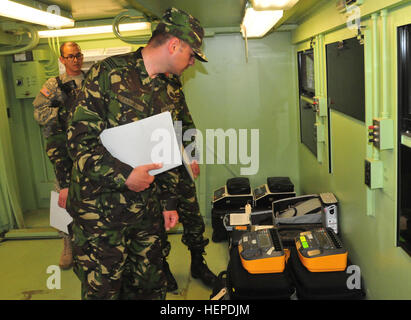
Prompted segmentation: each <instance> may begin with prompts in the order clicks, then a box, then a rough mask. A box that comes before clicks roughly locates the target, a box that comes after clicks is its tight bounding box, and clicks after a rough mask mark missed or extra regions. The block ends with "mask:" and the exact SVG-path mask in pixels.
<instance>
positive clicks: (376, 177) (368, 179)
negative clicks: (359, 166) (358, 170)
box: [364, 159, 384, 189]
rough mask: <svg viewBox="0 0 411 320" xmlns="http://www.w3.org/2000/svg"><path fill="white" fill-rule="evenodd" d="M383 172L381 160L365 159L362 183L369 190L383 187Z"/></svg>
mask: <svg viewBox="0 0 411 320" xmlns="http://www.w3.org/2000/svg"><path fill="white" fill-rule="evenodd" d="M383 181H384V170H383V163H382V161H381V160H373V159H365V163H364V182H365V184H366V185H367V186H368V187H369V188H370V189H380V188H382V187H383Z"/></svg>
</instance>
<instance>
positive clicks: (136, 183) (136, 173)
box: [126, 163, 163, 192]
mask: <svg viewBox="0 0 411 320" xmlns="http://www.w3.org/2000/svg"><path fill="white" fill-rule="evenodd" d="M162 166H163V164H161V163H150V164H145V165H142V166H138V167H135V168H134V169H133V171H131V173H130V175H129V176H128V178H127V180H126V186H127V187H128V188H129V189H130V190H131V191H134V192H140V191H143V190H145V189H147V188H148V187H149V186H150V184H151V183H153V181H154V176H152V175H151V174H149V173H148V171H150V170H155V169H160V168H161V167H162Z"/></svg>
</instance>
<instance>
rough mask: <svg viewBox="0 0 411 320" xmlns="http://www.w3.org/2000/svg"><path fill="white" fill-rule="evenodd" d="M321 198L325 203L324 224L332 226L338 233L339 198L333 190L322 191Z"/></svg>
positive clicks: (323, 203)
mask: <svg viewBox="0 0 411 320" xmlns="http://www.w3.org/2000/svg"><path fill="white" fill-rule="evenodd" d="M320 200H321V203H322V205H323V209H324V214H323V225H324V227H326V228H332V229H333V230H334V232H335V233H336V234H338V208H337V205H338V200H337V198H336V197H335V195H334V194H333V193H331V192H326V193H320Z"/></svg>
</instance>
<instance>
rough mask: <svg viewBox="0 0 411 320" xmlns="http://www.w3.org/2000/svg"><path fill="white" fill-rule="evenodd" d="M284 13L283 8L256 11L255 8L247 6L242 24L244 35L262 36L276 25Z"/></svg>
mask: <svg viewBox="0 0 411 320" xmlns="http://www.w3.org/2000/svg"><path fill="white" fill-rule="evenodd" d="M283 13H284V12H283V10H269V11H268V10H267V11H255V10H254V9H253V8H247V9H246V11H245V15H244V19H243V23H242V24H241V29H242V30H243V37H245V36H247V38H261V37H262V36H264V35H265V34H266V33H267V32H268V31H270V30H271V29H272V27H274V26H275V24H276V23H277V22H278V21H279V20H280V19H281V18H282V16H283ZM244 29H245V32H244Z"/></svg>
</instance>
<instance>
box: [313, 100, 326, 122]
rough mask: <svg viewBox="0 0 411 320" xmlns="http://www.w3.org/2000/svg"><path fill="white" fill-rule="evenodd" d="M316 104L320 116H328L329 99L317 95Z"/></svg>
mask: <svg viewBox="0 0 411 320" xmlns="http://www.w3.org/2000/svg"><path fill="white" fill-rule="evenodd" d="M314 105H315V106H316V109H317V113H318V115H319V116H320V117H326V116H327V108H328V104H327V99H326V98H325V97H319V96H316V97H314Z"/></svg>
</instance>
